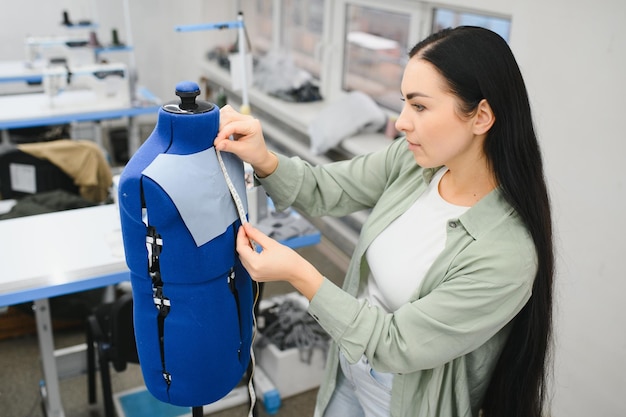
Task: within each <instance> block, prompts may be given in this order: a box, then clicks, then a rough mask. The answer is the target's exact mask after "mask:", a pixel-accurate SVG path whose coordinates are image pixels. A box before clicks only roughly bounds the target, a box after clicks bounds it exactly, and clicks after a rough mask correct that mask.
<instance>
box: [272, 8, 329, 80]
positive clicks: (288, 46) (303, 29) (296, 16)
mask: <svg viewBox="0 0 626 417" xmlns="http://www.w3.org/2000/svg"><path fill="white" fill-rule="evenodd" d="M282 18H283V22H282V31H281V36H282V40H281V45H282V48H283V49H284V50H285V51H286V52H288V53H290V54H291V57H292V59H293V60H294V63H295V64H296V65H297V66H298V67H300V68H302V69H304V70H306V71H308V72H309V73H310V74H311V75H313V77H315V78H317V79H319V78H320V71H321V63H320V60H319V56H318V55H319V48H320V45H321V42H322V35H323V30H324V0H285V3H284V9H283V14H282Z"/></svg>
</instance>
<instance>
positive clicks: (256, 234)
mask: <svg viewBox="0 0 626 417" xmlns="http://www.w3.org/2000/svg"><path fill="white" fill-rule="evenodd" d="M243 228H244V230H245V231H246V235H247V236H248V238H249V239H250V240H253V241H254V242H256V243H257V244H258V245H259V246H261V248H267V247H268V246H269V245H271V244H273V242H275V241H274V239H272V238H271V237H269V236H268V235H266V234H265V233H263V232H261V231H260V230H259V229H257V228H256V227H254V226H252V224H250V223H246V224H244V225H243Z"/></svg>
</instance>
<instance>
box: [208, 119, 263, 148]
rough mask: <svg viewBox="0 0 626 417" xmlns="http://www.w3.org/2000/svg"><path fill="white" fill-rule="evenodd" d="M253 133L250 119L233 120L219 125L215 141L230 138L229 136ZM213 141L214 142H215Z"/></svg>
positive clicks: (253, 127)
mask: <svg viewBox="0 0 626 417" xmlns="http://www.w3.org/2000/svg"><path fill="white" fill-rule="evenodd" d="M253 133H255V126H253V123H251V121H250V120H233V121H231V122H228V123H225V124H224V125H223V126H221V127H220V130H219V132H218V133H217V136H216V137H215V141H219V142H221V141H223V140H230V139H229V138H230V137H231V136H233V135H234V136H246V135H250V134H253ZM215 141H214V143H215Z"/></svg>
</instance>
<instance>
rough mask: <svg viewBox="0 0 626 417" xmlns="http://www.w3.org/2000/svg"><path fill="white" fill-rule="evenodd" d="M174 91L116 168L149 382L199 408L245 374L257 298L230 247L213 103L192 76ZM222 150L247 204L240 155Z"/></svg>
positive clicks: (154, 389)
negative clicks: (122, 164) (200, 97)
mask: <svg viewBox="0 0 626 417" xmlns="http://www.w3.org/2000/svg"><path fill="white" fill-rule="evenodd" d="M176 94H177V95H179V96H180V97H181V100H182V101H181V102H180V103H170V104H166V105H164V106H163V107H162V108H161V109H160V110H159V117H158V121H157V125H156V127H155V129H154V131H153V132H152V134H151V135H150V137H149V138H148V139H147V140H146V142H145V143H144V144H143V145H142V146H141V147H140V148H139V150H138V151H137V152H136V153H135V154H134V155H133V157H132V158H131V160H130V161H129V162H128V164H127V166H126V167H125V169H124V171H123V172H122V175H121V177H120V184H119V205H120V218H121V223H122V236H123V240H124V250H125V255H126V262H127V264H128V267H129V268H130V271H131V284H132V291H133V299H134V325H135V335H136V339H137V350H138V353H139V361H140V365H141V369H142V373H143V376H144V380H145V383H146V387H147V388H148V390H149V391H150V392H151V393H152V395H154V396H155V397H156V398H158V399H159V400H161V401H163V402H167V403H171V404H175V405H180V406H189V407H198V406H201V405H205V404H210V403H212V402H214V401H217V400H219V399H220V398H222V397H224V396H225V395H226V394H227V393H228V392H230V391H231V390H232V389H233V388H234V387H235V386H236V385H237V384H238V383H239V382H240V381H241V379H242V377H243V375H244V374H245V372H246V369H247V367H248V364H249V361H250V345H251V341H252V327H253V321H252V310H253V304H254V303H253V291H252V281H251V280H250V276H249V275H248V273H247V272H246V270H245V269H244V268H243V267H242V266H241V263H240V262H239V259H238V257H237V254H236V251H235V236H236V233H237V228H238V227H239V226H240V224H241V223H240V220H239V218H238V214H237V210H236V207H235V205H234V202H233V199H232V198H231V195H230V193H229V191H228V188H227V184H226V182H225V179H224V175H223V174H222V171H221V170H220V167H219V165H218V161H217V155H216V152H215V149H214V148H213V139H214V138H215V136H216V134H217V132H218V129H219V108H217V107H216V106H214V105H213V104H211V103H207V102H203V101H198V102H196V100H195V98H196V96H197V95H198V94H200V90H199V88H198V85H197V84H195V83H192V82H183V83H179V84H178V85H177V86H176ZM222 158H223V160H224V163H225V164H226V166H227V171H228V173H229V175H230V177H231V179H232V182H233V183H234V185H235V187H236V188H237V190H238V193H239V195H240V197H241V199H242V200H243V203H244V206H245V205H246V204H247V203H246V200H245V196H246V191H245V183H244V173H243V164H242V162H241V161H240V160H239V159H238V158H237V157H236V156H234V155H232V154H228V153H225V154H223V155H222Z"/></svg>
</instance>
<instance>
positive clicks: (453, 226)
mask: <svg viewBox="0 0 626 417" xmlns="http://www.w3.org/2000/svg"><path fill="white" fill-rule="evenodd" d="M448 226H450V227H451V228H453V229H455V228H456V222H449V223H448Z"/></svg>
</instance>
